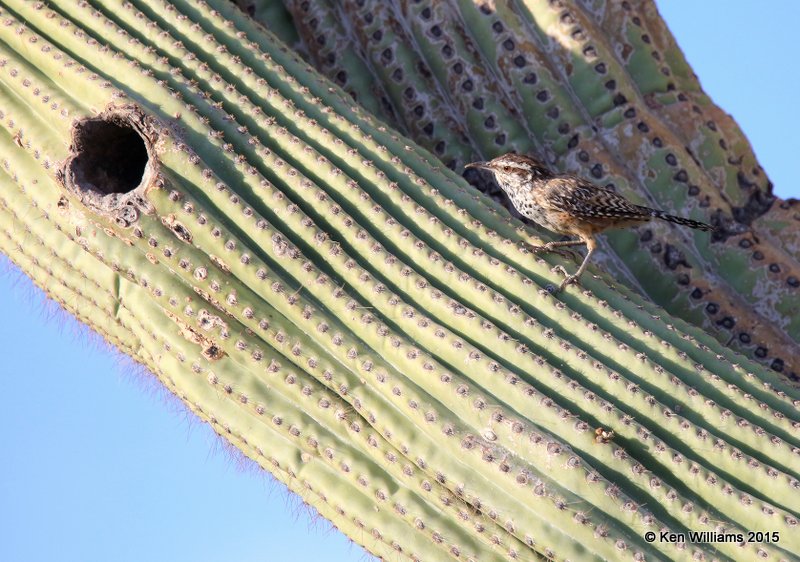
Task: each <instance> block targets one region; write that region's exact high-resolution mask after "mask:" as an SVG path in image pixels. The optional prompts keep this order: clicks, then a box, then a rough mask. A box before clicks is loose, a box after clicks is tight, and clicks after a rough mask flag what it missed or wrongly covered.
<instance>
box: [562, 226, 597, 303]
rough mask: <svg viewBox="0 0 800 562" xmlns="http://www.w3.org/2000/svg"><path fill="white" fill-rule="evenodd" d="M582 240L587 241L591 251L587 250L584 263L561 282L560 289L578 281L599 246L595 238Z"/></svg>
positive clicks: (587, 246) (588, 248)
mask: <svg viewBox="0 0 800 562" xmlns="http://www.w3.org/2000/svg"><path fill="white" fill-rule="evenodd" d="M581 242H585V243H586V249H587V250H589V251H588V252H586V257H585V258H583V263H582V264H581V266H580V267H579V268H578V271H576V272H575V273H574V274H572V275H568V276H567V278H566V279H564V280H563V281H562V282H561V285H560V286H559V287H558V290H559V291H563V290H564V287H566V286H567V285H569V284H570V283H577V282H578V278H579V277H580V276H581V274H582V273H583V272H584V271H585V270H586V266H587V265H588V263H589V258H591V257H592V254H593V253H594V251H595V249H596V248H597V242H595V241H594V238H586V239H585V240H582V241H581ZM562 269H563V268H562Z"/></svg>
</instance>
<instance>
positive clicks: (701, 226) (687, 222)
mask: <svg viewBox="0 0 800 562" xmlns="http://www.w3.org/2000/svg"><path fill="white" fill-rule="evenodd" d="M650 216H652V217H655V218H657V219H661V220H665V221H667V222H674V223H675V224H679V225H681V226H688V227H689V228H696V229H697V230H714V227H713V226H711V225H710V224H706V223H704V222H700V221H693V220H692V219H685V218H683V217H676V216H675V215H670V214H667V213H665V212H664V211H658V210H656V209H651V210H650Z"/></svg>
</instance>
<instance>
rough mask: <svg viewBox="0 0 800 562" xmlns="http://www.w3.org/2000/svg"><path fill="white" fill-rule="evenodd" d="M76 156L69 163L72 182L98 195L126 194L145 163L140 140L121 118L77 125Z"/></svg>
mask: <svg viewBox="0 0 800 562" xmlns="http://www.w3.org/2000/svg"><path fill="white" fill-rule="evenodd" d="M75 141H76V142H75V144H76V148H77V149H78V150H77V153H78V155H77V157H76V158H75V159H74V160H73V162H72V166H71V168H72V173H73V174H74V175H73V179H74V182H75V185H77V186H78V187H80V188H81V189H83V190H86V191H88V190H91V191H95V192H98V193H100V194H102V195H108V194H110V193H128V192H130V191H133V190H134V189H136V188H137V187H138V186H139V184H140V183H141V182H142V177H143V176H144V173H145V167H146V166H147V159H148V155H147V147H146V145H145V141H144V139H143V138H142V137H141V135H139V133H138V132H137V131H136V130H135V129H133V128H132V127H131V126H130V125H128V124H127V123H125V122H122V121H105V120H100V119H93V120H88V121H84V122H83V123H81V124H80V125H78V127H77V130H76V134H75Z"/></svg>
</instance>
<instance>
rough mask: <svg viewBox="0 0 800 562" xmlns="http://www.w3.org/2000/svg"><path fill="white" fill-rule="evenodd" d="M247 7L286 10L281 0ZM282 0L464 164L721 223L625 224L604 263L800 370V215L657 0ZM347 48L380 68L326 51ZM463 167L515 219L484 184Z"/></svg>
mask: <svg viewBox="0 0 800 562" xmlns="http://www.w3.org/2000/svg"><path fill="white" fill-rule="evenodd" d="M250 1H251V3H253V4H255V5H258V6H271V7H272V9H276V5H278V4H279V3H280V1H281V0H250ZM283 2H284V4H285V5H286V9H288V10H289V11H290V12H291V13H292V16H293V20H294V22H295V25H296V26H297V28H298V29H301V30H304V32H303V33H302V34H301V35H302V39H303V41H302V43H303V46H304V50H305V51H306V52H308V53H309V56H310V58H311V60H314V61H315V66H316V68H317V69H318V70H319V71H320V72H323V73H325V74H327V75H328V76H329V77H330V78H332V79H334V80H338V81H339V83H340V84H343V85H344V86H345V88H347V89H348V91H349V92H350V93H351V95H353V97H354V98H355V99H357V100H359V101H362V102H363V103H364V104H365V107H366V108H367V109H368V110H370V111H372V112H373V113H376V114H377V115H378V116H379V117H381V118H382V119H384V120H386V121H387V122H389V123H390V124H393V125H394V126H395V127H397V128H399V129H400V130H401V131H403V132H405V133H406V134H408V135H409V136H411V138H413V139H414V140H415V141H416V142H418V143H419V144H420V145H422V146H423V147H425V148H427V149H428V150H430V151H431V152H432V153H433V154H435V155H436V156H437V157H438V158H439V159H440V160H441V161H442V162H443V163H444V164H445V165H446V166H448V167H450V168H451V169H453V170H455V171H456V172H458V173H461V172H462V171H463V165H464V164H465V163H466V162H467V161H470V160H487V159H490V158H492V157H495V156H498V155H500V154H503V153H505V152H508V151H511V150H516V151H518V152H527V153H532V154H535V155H537V156H539V157H540V158H541V159H543V160H544V161H546V162H548V163H549V164H551V165H552V167H553V168H554V169H557V170H560V171H566V172H570V173H575V174H578V175H581V176H583V177H586V178H588V179H590V180H592V181H594V182H596V183H598V184H600V185H604V186H611V187H613V188H614V189H616V190H618V191H619V192H621V193H623V194H624V195H625V196H626V197H628V198H629V199H632V200H634V201H636V202H637V203H640V204H644V205H648V206H651V207H658V208H662V209H664V210H667V211H669V212H673V213H676V214H682V215H685V216H690V217H692V218H695V219H698V220H702V221H705V222H711V223H712V224H714V225H715V227H716V232H715V233H714V235H713V236H712V237H711V238H710V239H709V237H708V236H707V235H705V234H697V233H694V232H683V231H682V230H680V229H678V228H676V227H675V226H670V225H667V224H656V223H648V224H647V225H645V226H642V227H639V228H637V229H635V230H628V231H618V232H612V233H609V234H608V235H607V236H604V237H603V240H602V241H601V250H600V251H599V252H598V253H597V255H596V258H595V260H596V262H597V263H599V264H601V265H602V266H603V267H604V268H605V270H606V271H608V272H609V273H611V274H612V275H613V276H614V277H615V278H616V279H618V280H620V281H621V282H624V283H626V284H628V285H630V286H633V287H635V288H636V289H637V290H639V291H640V292H642V293H643V294H644V295H646V296H647V297H648V298H650V299H651V300H653V301H654V302H655V303H657V304H659V305H660V306H663V307H664V308H665V309H666V310H667V311H668V312H669V313H670V314H673V315H676V316H678V317H680V318H682V319H684V320H686V321H688V322H690V323H693V324H695V325H697V326H699V327H701V328H703V329H704V330H705V331H707V332H709V333H711V334H713V335H714V336H715V337H716V338H717V339H718V340H719V341H721V342H723V343H725V344H726V345H728V346H730V347H732V348H733V349H736V350H737V351H739V352H741V353H744V354H746V355H749V356H750V357H751V358H753V359H755V360H757V361H760V362H762V363H764V364H766V365H769V366H770V367H771V368H772V369H774V370H776V371H778V372H781V373H783V374H784V375H785V376H787V377H788V378H789V379H791V380H794V381H797V380H800V363H798V357H800V344H799V343H798V342H800V304H798V303H800V299H798V291H800V241H798V235H797V233H798V231H800V224H798V220H799V219H798V215H797V213H796V211H795V210H792V209H791V207H792V202H791V201H782V200H780V199H778V198H776V197H775V196H774V195H773V194H772V184H771V183H770V181H769V179H768V178H767V176H766V174H765V173H764V171H763V170H762V168H761V166H760V165H759V163H758V161H757V160H756V157H755V155H754V153H753V150H752V148H751V147H750V145H749V143H748V142H747V139H746V138H745V136H744V135H743V133H742V132H741V130H740V129H739V128H738V126H737V125H736V123H735V122H734V121H733V119H732V118H731V117H730V116H729V115H727V114H726V113H725V112H724V111H722V110H721V109H720V108H719V107H717V106H716V105H714V103H713V102H712V101H711V100H710V99H709V98H708V96H707V95H706V94H705V93H704V92H703V90H702V88H701V87H700V83H699V82H698V80H697V78H696V77H695V76H694V73H693V72H692V70H691V68H690V67H689V65H688V64H687V62H686V60H685V59H684V57H683V54H682V53H681V51H680V49H679V48H678V46H677V45H676V43H675V40H674V38H673V37H672V35H671V34H670V32H669V30H668V29H667V27H666V25H665V24H664V22H663V20H662V19H661V17H660V16H659V14H658V10H657V8H656V5H655V2H654V1H653V0H641V1H637V2H632V1H620V0H614V1H606V0H507V1H504V2H489V1H483V0H474V1H473V0H443V1H436V2H431V1H420V0H414V1H413V2H412V1H408V0H399V1H397V2H379V1H371V0H342V1H341V2H338V3H335V2H330V1H329V0H303V1H298V0H283ZM255 17H256V18H258V16H257V15H256V16H255ZM323 20H324V21H325V24H324V25H323V24H321V22H322V21H323ZM262 21H263V20H262ZM265 24H266V22H265ZM334 44H335V45H346V52H347V53H350V54H348V55H347V57H346V60H353V61H367V64H366V65H359V67H358V68H355V67H353V66H351V67H350V68H348V69H344V68H343V67H342V66H341V64H332V63H331V64H328V63H325V62H321V60H322V59H323V58H324V57H325V56H328V55H329V54H330V51H331V45H334ZM342 52H345V51H342ZM337 60H339V59H337ZM343 70H345V73H344V74H341V72H342V71H343ZM337 76H338V77H339V78H337ZM343 77H347V80H348V82H347V84H345V83H344V82H342V78H343ZM359 84H369V85H370V86H369V87H370V90H369V91H371V92H372V99H370V94H369V91H367V90H366V89H365V88H364V87H359V86H358V85H359ZM350 85H352V87H351V86H350ZM379 101H380V108H379V109H378V110H375V109H374V106H375V105H376V104H378V102H379ZM387 114H388V115H387ZM466 177H467V179H469V181H470V182H472V183H473V184H474V185H476V186H478V187H480V188H481V189H483V190H484V191H487V192H488V193H489V194H490V195H492V196H493V197H495V198H496V199H497V200H499V201H501V202H503V203H505V204H506V205H507V206H508V207H509V210H510V211H511V213H512V214H514V215H515V216H517V217H519V215H518V214H517V213H516V211H515V210H514V209H513V208H512V207H511V205H510V203H509V202H508V200H507V199H506V198H505V195H503V194H502V193H501V192H500V191H499V190H498V188H497V187H496V186H494V185H493V183H492V182H491V180H490V179H489V178H487V177H481V176H480V173H478V172H475V171H469V172H467V174H466Z"/></svg>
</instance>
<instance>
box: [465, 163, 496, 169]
mask: <svg viewBox="0 0 800 562" xmlns="http://www.w3.org/2000/svg"><path fill="white" fill-rule="evenodd" d="M464 168H465V169H466V168H475V169H476V170H491V168H490V167H489V163H488V162H470V163H469V164H467V165H466V166H464Z"/></svg>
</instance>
